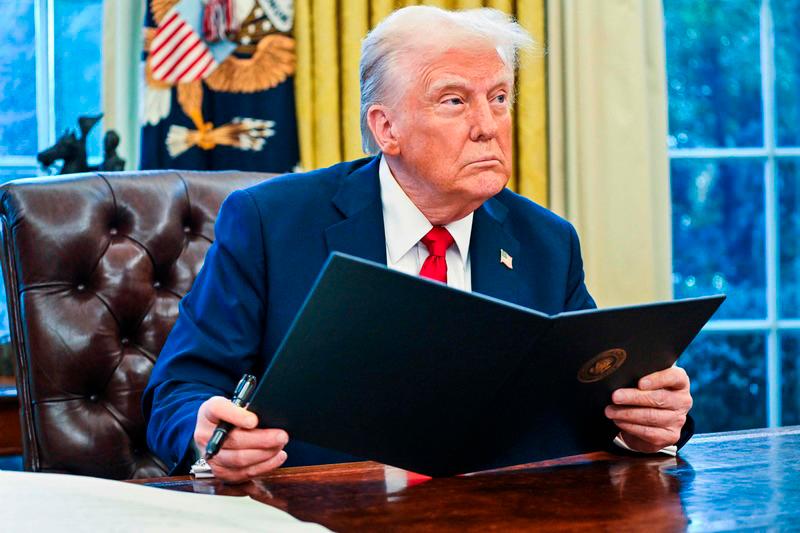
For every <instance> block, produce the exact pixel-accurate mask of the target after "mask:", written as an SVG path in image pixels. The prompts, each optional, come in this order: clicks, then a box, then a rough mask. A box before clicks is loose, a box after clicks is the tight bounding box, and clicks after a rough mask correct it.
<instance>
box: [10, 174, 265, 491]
mask: <svg viewBox="0 0 800 533" xmlns="http://www.w3.org/2000/svg"><path fill="white" fill-rule="evenodd" d="M268 177H270V175H269V174H255V173H232V172H227V173H218V172H175V171H159V172H125V173H106V174H96V173H89V174H77V175H72V176H64V177H58V178H37V179H26V180H17V181H13V182H10V183H7V184H5V185H3V186H2V188H0V189H1V190H2V197H1V198H0V218H1V219H2V239H3V243H2V261H3V274H4V281H5V286H6V293H7V297H8V305H9V318H10V325H11V340H12V343H13V346H14V348H15V350H16V353H17V387H18V389H19V398H20V404H21V410H20V418H21V424H22V433H23V449H24V459H25V468H26V470H34V471H47V472H66V473H72V474H84V475H91V476H98V477H106V478H115V479H127V478H135V477H149V476H160V475H165V472H166V468H165V466H164V465H163V464H162V463H161V461H160V460H159V459H158V458H156V457H155V456H154V455H153V454H152V453H150V451H149V450H148V448H147V444H146V443H145V422H144V419H143V416H142V409H141V396H142V392H143V390H144V387H145V385H146V384H147V379H148V377H149V376H150V371H151V370H152V368H153V363H155V360H156V357H157V356H158V353H159V352H160V350H161V346H162V345H163V343H164V341H165V340H166V337H167V334H168V333H169V330H170V329H171V328H172V325H173V324H174V323H175V319H176V318H177V315H178V301H179V300H180V299H181V297H183V296H184V295H185V294H186V292H187V291H188V290H189V288H190V287H191V285H192V282H193V281H194V279H195V276H196V275H197V273H198V271H199V270H200V267H201V265H202V264H203V259H204V258H205V254H206V251H207V250H208V248H209V246H210V244H211V242H212V241H213V240H214V221H215V219H216V216H217V212H218V210H219V207H220V204H221V203H222V200H224V199H225V197H226V196H227V195H228V194H229V193H230V192H231V191H233V190H235V189H240V188H243V187H246V186H248V185H252V184H254V183H257V182H259V181H263V180H265V179H267V178H268Z"/></svg>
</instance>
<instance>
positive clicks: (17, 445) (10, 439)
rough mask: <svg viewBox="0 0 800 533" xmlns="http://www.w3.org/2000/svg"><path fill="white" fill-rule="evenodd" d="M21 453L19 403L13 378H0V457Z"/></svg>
mask: <svg viewBox="0 0 800 533" xmlns="http://www.w3.org/2000/svg"><path fill="white" fill-rule="evenodd" d="M21 453H22V431H21V430H20V425H19V402H18V401H17V388H16V386H15V384H14V378H13V377H7V376H0V455H20V454H21Z"/></svg>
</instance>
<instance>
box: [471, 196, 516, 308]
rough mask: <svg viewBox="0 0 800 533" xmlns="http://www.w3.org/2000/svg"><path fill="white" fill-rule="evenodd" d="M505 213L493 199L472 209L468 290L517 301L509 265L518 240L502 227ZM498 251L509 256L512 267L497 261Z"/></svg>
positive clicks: (513, 278)
mask: <svg viewBox="0 0 800 533" xmlns="http://www.w3.org/2000/svg"><path fill="white" fill-rule="evenodd" d="M507 214H508V208H506V207H505V206H504V205H503V204H502V203H501V202H500V201H498V200H497V199H495V198H491V199H489V200H488V201H486V202H485V203H484V204H483V205H482V206H481V207H480V208H479V209H477V210H476V211H475V217H474V218H473V221H472V238H471V242H470V246H469V256H470V263H471V270H472V290H473V292H479V293H481V294H485V295H487V296H492V297H494V298H499V299H501V300H505V301H507V302H512V303H516V304H520V303H521V302H520V301H519V300H520V291H519V277H518V275H517V270H516V268H517V265H514V264H513V258H514V257H517V255H518V252H519V241H517V239H515V238H514V237H513V236H511V234H509V233H508V231H507V230H506V229H505V228H504V227H503V223H504V221H505V219H506V215H507ZM502 251H504V252H506V254H508V256H509V257H510V258H511V261H512V262H511V264H512V266H513V267H514V268H508V266H506V265H504V264H503V263H502V262H501V261H500V260H501V253H502Z"/></svg>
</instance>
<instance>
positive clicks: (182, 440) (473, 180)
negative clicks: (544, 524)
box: [144, 7, 692, 481]
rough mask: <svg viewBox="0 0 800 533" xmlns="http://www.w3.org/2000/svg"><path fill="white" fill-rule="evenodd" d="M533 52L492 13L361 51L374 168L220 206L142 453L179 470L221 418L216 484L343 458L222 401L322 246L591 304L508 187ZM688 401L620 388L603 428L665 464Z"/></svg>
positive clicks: (665, 388) (257, 361)
mask: <svg viewBox="0 0 800 533" xmlns="http://www.w3.org/2000/svg"><path fill="white" fill-rule="evenodd" d="M531 43H532V40H531V38H530V36H529V35H528V34H527V33H526V32H525V31H524V30H523V29H522V28H521V27H520V26H519V25H517V24H516V23H514V22H512V21H511V20H510V19H509V18H508V17H507V16H505V15H503V14H502V13H500V12H498V11H494V10H490V9H480V10H471V11H463V12H448V11H443V10H440V9H437V8H432V7H409V8H405V9H401V10H399V11H396V12H395V13H393V14H392V15H390V16H389V17H388V18H387V19H386V20H384V21H383V22H382V23H381V24H379V25H378V26H377V27H376V28H375V29H374V30H373V31H372V32H371V33H370V34H369V35H368V36H367V37H366V38H365V39H364V42H363V47H362V59H361V124H362V135H363V138H364V147H365V151H367V152H369V153H373V154H379V155H378V156H376V157H370V158H366V159H361V160H358V161H353V162H348V163H342V164H340V165H335V166H333V167H330V168H327V169H323V170H317V171H314V172H309V173H305V174H295V175H288V176H283V177H280V178H276V179H273V180H269V181H267V182H265V183H263V184H260V185H257V186H255V187H252V188H250V189H247V190H244V191H237V192H236V193H234V194H232V195H231V196H230V197H229V198H228V199H227V200H226V201H225V203H224V204H223V206H222V209H221V210H220V213H219V217H218V220H217V228H216V241H215V243H214V245H213V246H212V247H211V249H210V250H209V252H208V255H207V257H206V261H205V265H204V267H203V270H202V271H201V272H200V274H199V275H198V277H197V280H196V281H195V283H194V286H193V287H192V290H191V292H190V293H189V294H188V295H187V296H186V298H184V300H183V301H182V302H181V306H180V316H179V318H178V321H177V323H176V324H175V327H174V329H173V330H172V332H171V334H170V336H169V338H168V340H167V342H166V344H165V346H164V349H163V351H162V354H161V356H160V358H159V359H158V362H157V364H156V366H155V369H154V370H153V374H152V378H151V381H150V384H149V385H148V388H147V390H146V392H145V398H144V408H145V414H146V416H147V417H148V419H149V426H148V432H147V437H148V442H149V444H150V446H151V448H152V449H153V450H154V451H155V452H156V453H157V454H158V455H160V456H161V457H162V458H163V459H164V460H165V461H166V462H167V463H168V464H169V465H170V466H171V467H173V471H181V470H185V469H186V468H188V465H189V464H191V462H192V461H194V459H195V458H196V455H197V450H198V449H203V448H204V446H205V445H206V443H207V441H208V439H209V438H210V435H211V433H212V431H213V428H214V426H215V425H216V424H217V423H218V422H219V421H221V420H226V421H229V422H231V423H233V424H234V425H235V426H236V429H234V430H233V431H232V432H231V434H230V436H229V438H228V440H227V441H226V443H225V446H224V447H223V449H222V450H221V451H220V453H219V454H218V455H216V456H215V457H214V458H213V459H212V460H211V466H212V468H213V470H214V473H215V474H216V475H217V477H220V478H222V479H226V480H231V481H238V480H243V479H246V478H247V477H251V476H256V475H259V474H262V473H264V472H267V471H269V470H272V469H274V468H277V467H278V466H280V465H281V464H283V463H284V462H285V461H287V452H288V456H289V457H291V459H289V461H290V463H287V464H313V463H325V462H336V461H342V460H348V459H350V458H349V457H346V456H343V455H341V454H338V453H335V452H332V451H330V450H324V449H321V448H317V447H314V446H312V445H310V444H307V443H303V442H296V441H292V442H291V443H290V444H288V445H287V443H288V442H289V435H287V434H286V432H284V431H283V430H280V429H258V428H257V427H256V426H257V422H258V421H257V419H256V415H254V414H253V413H250V412H248V411H246V410H244V409H241V408H238V407H235V406H234V405H233V404H232V403H231V402H230V401H228V400H226V399H225V398H224V397H223V396H225V395H226V394H229V393H230V391H232V390H233V388H234V386H235V384H236V382H237V380H238V379H239V377H241V375H242V374H243V373H245V372H250V373H256V374H259V373H260V372H262V371H263V370H264V369H265V368H266V366H267V365H268V363H269V361H270V359H271V358H272V356H273V354H274V353H275V351H276V349H277V347H278V344H279V343H280V342H281V340H282V338H283V336H284V335H285V333H286V331H287V330H288V328H289V326H290V323H291V321H292V319H293V317H294V316H295V314H296V312H297V311H298V309H299V308H300V306H301V304H302V302H303V299H304V298H305V296H306V295H307V293H308V291H309V289H310V287H311V285H312V283H313V282H314V280H315V278H316V276H317V274H318V272H319V270H320V268H321V266H322V264H323V262H324V261H325V259H326V258H327V257H328V255H329V254H330V253H331V252H332V251H342V252H346V253H350V254H353V255H357V256H361V257H364V258H367V259H372V260H375V261H379V262H383V263H385V264H387V265H388V267H389V268H393V269H397V270H400V271H403V272H407V273H413V274H418V275H421V276H426V277H429V278H433V279H436V280H439V281H441V282H443V283H447V284H448V285H451V286H453V287H456V288H460V289H463V290H467V291H470V290H471V291H475V292H480V293H483V294H487V295H490V296H494V297H497V298H501V299H504V300H507V301H511V302H514V303H516V304H519V305H524V306H527V307H530V308H533V309H538V310H540V311H543V312H546V313H551V314H552V313H558V312H562V311H572V310H578V309H586V308H591V307H594V305H595V304H594V301H593V300H592V298H591V296H590V295H589V293H588V291H587V290H586V287H585V285H584V280H583V266H582V261H581V256H580V249H579V245H578V239H577V236H576V234H575V230H574V229H573V228H572V226H571V225H570V224H569V223H567V222H566V221H564V220H562V219H560V218H559V217H557V216H556V215H554V214H553V213H550V212H549V211H547V210H545V209H543V208H541V207H539V206H537V205H536V204H534V203H532V202H530V201H529V200H527V199H525V198H522V197H520V196H518V195H516V194H514V193H512V192H511V191H509V190H507V189H505V185H506V183H507V182H508V179H509V176H510V174H511V164H512V155H511V104H512V100H513V96H514V70H515V68H516V65H517V56H518V53H519V51H520V50H521V49H523V48H527V47H529V46H530V45H531ZM501 249H502V250H506V251H508V252H509V253H510V255H512V256H513V258H514V269H513V270H511V269H508V268H506V267H505V266H504V265H502V264H500V262H499V261H498V259H499V257H498V253H499V250H501ZM375 356H376V357H380V354H375ZM691 401H692V400H691V396H690V394H689V380H688V378H687V376H686V373H685V372H684V371H683V370H681V369H678V368H671V369H668V370H665V371H662V372H658V373H655V374H652V375H650V376H647V377H646V378H644V379H642V380H641V381H640V383H639V387H638V388H636V389H620V390H617V391H616V392H615V393H614V395H613V405H610V406H608V408H607V409H606V415H607V416H608V417H609V418H611V419H612V420H614V422H615V423H616V424H617V426H618V427H619V428H620V435H619V436H618V437H617V440H616V442H617V444H618V445H619V446H622V447H625V448H628V449H632V450H636V451H640V452H656V451H659V450H662V449H667V451H669V450H668V447H672V448H674V445H676V444H678V445H680V444H682V443H683V442H685V441H686V440H687V439H688V437H689V436H690V435H691V427H690V426H691V424H686V426H687V427H685V428H684V425H685V422H686V420H687V418H686V417H687V412H688V410H689V408H690V407H691ZM689 420H690V419H689ZM267 423H268V421H267ZM682 429H683V431H682ZM485 438H490V437H488V436H485Z"/></svg>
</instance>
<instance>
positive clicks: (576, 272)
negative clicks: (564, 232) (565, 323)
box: [564, 224, 597, 311]
mask: <svg viewBox="0 0 800 533" xmlns="http://www.w3.org/2000/svg"><path fill="white" fill-rule="evenodd" d="M567 228H568V229H569V245H570V263H569V272H568V273H567V298H566V301H565V302H564V311H579V310H581V309H594V308H595V307H597V304H595V303H594V299H592V296H591V295H590V294H589V290H588V289H587V288H586V283H584V273H583V258H582V257H581V245H580V241H579V240H578V234H577V233H576V232H575V228H574V227H572V224H567Z"/></svg>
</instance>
